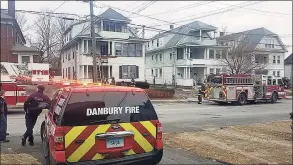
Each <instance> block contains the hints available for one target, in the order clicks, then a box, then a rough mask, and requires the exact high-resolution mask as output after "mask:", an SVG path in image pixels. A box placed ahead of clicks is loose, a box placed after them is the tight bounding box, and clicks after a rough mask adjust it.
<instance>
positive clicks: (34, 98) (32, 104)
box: [21, 85, 51, 146]
mask: <svg viewBox="0 0 293 165" xmlns="http://www.w3.org/2000/svg"><path fill="white" fill-rule="evenodd" d="M44 90H45V87H44V86H43V85H38V87H37V92H35V93H33V94H31V95H30V96H29V97H28V98H27V101H26V102H25V103H24V111H25V125H26V132H25V133H24V134H23V137H22V142H21V144H22V145H23V146H24V145H25V144H26V140H27V138H28V141H29V145H31V146H33V145H34V137H33V129H34V126H35V124H36V122H37V119H38V116H39V115H40V114H41V113H42V110H43V109H46V108H49V107H50V102H51V100H50V99H49V97H48V96H47V95H45V94H44Z"/></svg>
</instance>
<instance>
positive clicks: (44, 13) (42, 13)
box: [16, 10, 81, 21]
mask: <svg viewBox="0 0 293 165" xmlns="http://www.w3.org/2000/svg"><path fill="white" fill-rule="evenodd" d="M16 12H20V13H28V14H35V15H45V16H47V15H48V14H50V12H39V11H30V10H16ZM56 15H66V13H52V15H51V17H54V18H65V19H72V20H77V21H80V20H81V19H75V18H67V17H62V16H56ZM67 15H75V14H67ZM75 16H78V15H75ZM78 17H79V18H81V16H78Z"/></svg>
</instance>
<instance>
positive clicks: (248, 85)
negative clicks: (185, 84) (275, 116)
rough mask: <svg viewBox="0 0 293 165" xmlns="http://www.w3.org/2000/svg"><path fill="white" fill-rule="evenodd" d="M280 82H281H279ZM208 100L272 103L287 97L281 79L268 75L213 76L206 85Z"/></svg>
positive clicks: (242, 103)
mask: <svg viewBox="0 0 293 165" xmlns="http://www.w3.org/2000/svg"><path fill="white" fill-rule="evenodd" d="M278 83H279V84H278ZM204 97H205V98H206V99H207V100H209V101H214V102H217V103H238V104H239V105H244V104H246V103H248V102H251V103H254V102H257V101H260V100H264V101H266V102H268V101H270V102H272V103H275V102H277V100H278V99H282V98H285V97H286V92H285V91H284V87H282V86H281V84H280V81H278V79H276V78H274V77H273V76H268V75H253V76H251V75H233V76H230V75H227V74H222V75H219V76H213V77H212V78H211V79H210V80H209V81H208V82H207V83H206V86H205V96H204Z"/></svg>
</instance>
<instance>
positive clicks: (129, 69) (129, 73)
mask: <svg viewBox="0 0 293 165" xmlns="http://www.w3.org/2000/svg"><path fill="white" fill-rule="evenodd" d="M119 78H120V79H131V78H134V79H137V78H139V67H138V66H135V65H122V66H119Z"/></svg>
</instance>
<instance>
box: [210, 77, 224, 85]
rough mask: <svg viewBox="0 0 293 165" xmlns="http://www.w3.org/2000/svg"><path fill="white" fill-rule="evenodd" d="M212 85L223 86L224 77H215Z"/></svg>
mask: <svg viewBox="0 0 293 165" xmlns="http://www.w3.org/2000/svg"><path fill="white" fill-rule="evenodd" d="M211 83H214V84H222V77H214V78H212V79H211Z"/></svg>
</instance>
